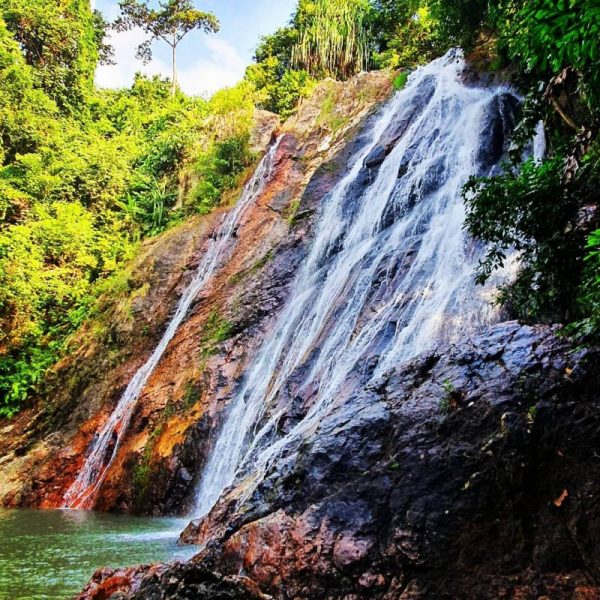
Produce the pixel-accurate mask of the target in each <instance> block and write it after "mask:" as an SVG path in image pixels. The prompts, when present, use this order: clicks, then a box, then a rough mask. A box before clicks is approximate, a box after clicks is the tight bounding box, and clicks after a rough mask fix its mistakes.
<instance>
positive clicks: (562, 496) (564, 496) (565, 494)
mask: <svg viewBox="0 0 600 600" xmlns="http://www.w3.org/2000/svg"><path fill="white" fill-rule="evenodd" d="M568 497H569V492H568V491H567V490H566V489H564V490H563V491H562V493H561V494H560V496H559V497H558V498H556V499H555V500H554V506H556V507H557V508H560V507H561V506H562V505H563V502H564V501H565V500H566V499H567V498H568Z"/></svg>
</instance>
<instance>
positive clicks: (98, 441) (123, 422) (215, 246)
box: [63, 138, 281, 508]
mask: <svg viewBox="0 0 600 600" xmlns="http://www.w3.org/2000/svg"><path fill="white" fill-rule="evenodd" d="M280 140H281V138H279V139H278V140H277V141H276V142H275V143H274V144H272V145H271V147H270V148H269V150H268V152H267V153H266V154H265V156H264V157H263V158H262V160H261V162H260V164H259V165H258V167H257V169H256V171H255V173H254V175H253V176H252V178H251V179H250V181H249V182H248V183H247V184H246V186H245V188H244V190H243V192H242V195H241V197H240V200H239V201H238V203H237V204H236V206H235V207H234V209H233V210H232V211H230V212H229V213H228V214H227V215H226V216H225V217H224V218H223V220H222V222H221V224H220V226H219V228H218V230H217V232H216V235H214V237H213V238H212V239H211V240H210V246H209V247H208V249H207V250H206V253H205V254H204V255H203V256H202V259H201V260H200V263H199V265H198V267H197V269H196V272H195V274H194V277H193V279H192V280H191V282H190V284H189V285H188V287H187V289H186V290H185V291H184V293H183V294H182V296H181V298H180V299H179V303H178V305H177V308H176V310H175V313H174V314H173V316H172V318H171V321H170V322H169V325H168V327H167V329H166V330H165V332H164V333H163V336H162V338H161V340H160V342H159V343H158V346H157V347H156V348H155V350H154V352H153V353H152V355H151V356H150V358H149V359H148V360H147V361H146V363H145V364H144V365H143V366H142V367H140V368H139V369H138V371H137V372H136V374H135V375H134V376H133V378H132V379H131V381H130V382H129V385H128V386H127V388H126V389H125V392H124V393H123V395H122V396H121V398H120V400H119V402H118V403H117V405H116V406H115V409H114V410H113V412H112V413H111V415H110V417H109V418H108V419H107V421H106V422H105V423H104V425H103V426H102V429H100V430H99V431H98V432H97V433H96V435H95V437H94V440H93V441H92V444H91V447H90V449H89V451H88V454H87V456H86V458H85V462H84V464H83V466H82V468H81V470H80V471H79V473H78V475H77V478H76V479H75V481H74V482H73V483H72V484H71V487H70V488H69V489H68V490H67V492H66V494H65V496H64V498H63V507H65V508H91V507H92V505H93V502H94V498H95V494H96V492H97V490H98V488H99V487H100V485H101V484H102V482H103V480H104V477H105V476H106V474H107V472H108V469H109V468H110V465H111V464H112V461H113V460H114V458H115V456H116V454H117V450H118V448H119V445H120V443H121V440H122V438H123V435H124V433H125V432H126V430H127V428H128V426H129V422H130V420H131V416H132V414H133V410H134V409H135V406H136V403H137V400H138V398H139V396H140V394H141V392H142V390H143V388H144V386H145V385H146V383H147V381H148V379H149V378H150V376H151V375H152V373H153V371H154V369H155V368H156V366H157V365H158V363H159V361H160V359H161V357H162V355H163V353H164V351H165V350H166V348H167V346H168V345H169V342H170V341H171V340H172V339H173V336H174V335H175V333H176V332H177V329H178V328H179V326H180V325H181V323H182V322H183V320H184V319H185V317H186V314H187V312H188V310H189V308H190V306H191V305H192V303H193V302H194V300H195V299H196V297H197V295H198V293H199V292H200V290H202V288H203V287H204V286H205V284H206V283H207V282H208V281H209V280H210V278H211V277H212V275H213V274H214V272H215V271H216V270H217V269H218V268H219V266H221V265H222V264H224V262H225V261H226V259H227V257H228V256H229V255H230V254H231V251H232V250H233V246H234V245H235V242H234V241H232V236H233V234H234V232H235V230H236V228H237V227H238V225H239V224H240V222H241V220H242V218H243V216H244V215H245V213H246V211H247V209H248V208H249V207H250V206H252V204H253V203H254V201H255V200H256V199H257V198H258V197H259V196H260V193H261V192H262V190H263V188H264V186H265V185H266V183H267V182H268V181H269V179H270V176H271V174H272V171H273V168H274V165H275V157H276V153H277V148H278V146H279V142H280Z"/></svg>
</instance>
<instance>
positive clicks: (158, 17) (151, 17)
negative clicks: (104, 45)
mask: <svg viewBox="0 0 600 600" xmlns="http://www.w3.org/2000/svg"><path fill="white" fill-rule="evenodd" d="M119 7H120V9H121V16H120V17H119V18H118V19H117V20H116V21H115V23H114V27H115V29H116V30H117V31H127V30H129V29H133V28H134V27H140V28H141V29H142V30H143V31H144V32H145V33H147V34H148V35H149V36H150V37H149V38H148V39H147V40H145V41H144V42H142V43H141V44H140V45H139V46H138V49H137V54H136V56H137V57H138V58H139V59H141V60H143V61H144V62H145V63H146V62H149V61H150V60H151V59H152V43H153V42H154V41H155V40H158V39H160V40H162V41H163V42H165V43H167V44H168V45H169V46H170V47H171V53H172V54H171V56H172V67H173V76H172V79H171V95H172V96H174V95H175V90H176V89H177V46H178V45H179V42H181V40H182V39H183V38H184V37H185V36H186V35H187V34H188V33H189V32H190V31H193V30H195V29H198V30H200V31H204V32H206V33H215V32H217V31H219V21H218V19H217V17H215V15H213V14H212V13H209V12H203V11H201V10H197V9H196V8H194V4H193V2H192V0H167V1H166V2H159V4H158V9H154V8H150V6H149V5H148V3H147V2H146V1H142V2H139V1H138V0H122V1H121V2H119Z"/></svg>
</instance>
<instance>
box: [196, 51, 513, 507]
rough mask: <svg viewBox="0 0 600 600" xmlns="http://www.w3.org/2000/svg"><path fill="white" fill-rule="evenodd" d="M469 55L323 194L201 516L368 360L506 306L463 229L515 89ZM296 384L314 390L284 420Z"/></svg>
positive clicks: (384, 124)
mask: <svg viewBox="0 0 600 600" xmlns="http://www.w3.org/2000/svg"><path fill="white" fill-rule="evenodd" d="M464 67H465V63H464V61H463V59H462V55H461V54H460V53H458V52H456V51H454V52H451V53H449V54H448V55H447V56H445V57H443V58H441V59H438V60H436V61H434V62H432V63H431V64H429V65H427V66H425V67H423V68H421V69H418V70H417V71H415V72H414V73H413V74H412V75H411V76H410V78H409V81H408V83H407V86H406V88H405V89H404V90H403V91H401V92H399V93H397V94H396V96H395V97H394V99H393V100H392V101H390V102H389V104H388V105H387V106H386V107H385V109H384V110H383V111H382V113H381V114H380V116H379V117H378V118H377V121H376V122H375V124H374V125H373V127H372V130H371V132H370V139H369V141H368V142H367V143H366V145H365V146H364V147H363V149H362V150H361V151H360V152H359V153H358V156H356V158H355V160H354V162H353V163H352V164H351V165H350V166H349V168H348V172H347V174H346V176H345V177H344V178H343V179H342V180H341V181H340V182H339V183H338V184H337V185H336V187H335V188H334V189H333V190H332V191H331V192H330V193H329V194H328V195H327V197H325V198H324V199H323V201H322V208H321V213H320V216H319V219H318V225H317V230H316V233H315V236H314V240H313V242H312V246H311V248H310V250H309V255H308V257H307V258H306V260H305V261H304V262H303V264H302V266H301V268H300V271H299V272H298V274H297V276H296V278H295V281H294V283H293V285H292V291H291V293H290V296H289V300H288V301H287V304H286V305H285V307H284V308H283V310H282V313H281V315H280V317H279V318H278V322H277V324H276V325H275V328H274V331H273V332H272V334H271V335H270V336H269V338H268V339H266V340H265V342H264V343H263V346H262V348H261V349H260V351H259V353H258V355H257V356H256V357H255V359H254V361H253V363H252V364H251V366H250V367H249V369H248V371H247V373H246V376H245V378H244V380H243V382H242V384H241V385H240V389H239V390H238V391H237V393H236V395H235V397H234V398H233V399H232V402H231V405H230V409H229V414H228V416H227V418H226V420H225V423H224V425H223V427H222V429H221V432H220V434H219V436H218V439H217V441H216V443H215V447H214V449H213V451H212V453H211V455H210V457H209V459H208V461H207V464H206V466H205V469H204V473H203V476H202V478H201V481H200V486H199V490H198V496H197V504H196V507H195V516H201V515H204V514H206V513H207V512H208V511H209V510H210V509H211V508H212V506H213V505H214V503H215V502H216V501H217V499H218V498H219V496H220V495H221V494H222V492H223V490H224V489H225V488H227V487H228V486H230V485H231V484H232V483H233V482H234V481H235V480H236V477H237V478H238V480H239V479H241V478H242V477H245V476H248V475H251V474H255V475H257V477H256V479H258V478H259V477H260V473H261V472H262V471H264V469H265V468H266V465H267V464H268V462H269V461H270V460H271V459H272V458H273V457H275V456H277V455H278V454H279V453H280V452H281V451H282V449H283V448H284V447H285V446H286V445H287V444H289V443H290V442H292V441H294V440H298V439H302V438H304V437H305V436H307V435H309V434H310V433H311V432H313V431H314V430H315V429H316V428H317V427H318V426H319V423H320V422H321V421H322V419H323V416H324V415H326V414H327V413H328V412H329V411H331V410H332V408H333V407H334V406H335V405H336V403H338V402H341V401H343V396H344V390H345V387H344V386H349V385H350V380H351V378H352V377H353V376H354V375H355V373H356V371H357V370H360V369H361V368H364V366H365V365H366V363H367V361H370V362H371V363H372V362H373V361H375V366H374V367H373V371H372V375H371V377H372V378H373V379H376V378H379V377H381V375H382V374H383V373H385V372H386V371H388V370H389V369H391V368H392V367H394V366H397V365H398V364H399V363H402V362H403V361H406V360H407V359H410V358H411V357H414V356H415V355H417V354H419V353H421V352H423V351H425V350H427V349H430V348H432V347H433V346H435V345H437V344H439V343H440V342H447V341H453V340H456V339H458V338H463V337H465V336H468V335H469V334H471V333H472V332H474V331H476V330H477V329H478V328H480V327H482V326H483V325H484V324H486V323H488V322H490V321H492V320H493V319H494V318H495V313H494V310H493V309H492V307H491V302H490V300H491V297H492V295H493V293H494V289H493V286H492V285H490V286H488V287H485V288H482V287H478V286H476V285H475V283H474V271H475V268H476V266H477V263H478V261H479V260H480V258H481V257H482V255H483V251H484V250H483V249H482V248H481V247H479V246H478V245H477V244H475V243H474V242H473V241H472V240H471V239H470V238H469V237H468V236H467V235H466V233H465V231H464V229H463V222H464V218H465V207H464V203H463V200H462V197H461V190H462V187H463V185H464V184H465V182H466V181H467V179H468V178H469V176H471V175H487V174H489V173H490V172H492V171H493V169H495V168H497V164H496V163H497V162H498V159H499V156H498V155H496V156H494V157H493V158H492V159H490V157H489V152H488V149H489V148H490V147H493V145H494V143H495V142H494V139H496V140H497V136H498V127H499V126H500V127H505V128H506V129H510V126H511V123H508V122H507V120H508V121H509V120H510V118H511V117H510V115H509V112H510V111H509V110H504V109H503V108H502V106H505V107H506V105H507V103H508V104H510V102H511V100H512V101H513V103H514V98H512V99H511V98H510V96H509V93H510V91H509V90H508V89H507V88H506V87H502V86H490V87H483V86H481V87H480V86H468V85H465V84H464V83H462V82H461V73H462V71H463V69H464ZM503 103H504V104H503ZM507 115H508V116H507ZM401 123H405V125H404V126H403V128H398V124H401ZM394 128H396V131H397V132H399V133H400V138H399V139H398V141H397V143H396V145H395V146H394V148H393V150H391V152H390V153H389V154H388V155H387V157H386V158H385V160H384V162H383V164H381V166H380V168H379V170H378V171H377V173H376V174H373V177H372V179H371V181H370V182H368V183H367V184H366V185H364V186H363V187H362V188H361V183H360V180H361V177H362V178H363V180H364V167H363V162H364V161H365V159H366V157H367V156H368V155H369V153H370V152H371V151H372V150H373V149H375V148H376V147H377V146H378V145H379V144H380V140H382V139H383V140H384V141H385V140H386V133H388V135H389V132H390V131H391V130H393V129H394ZM494 136H495V138H494ZM500 137H501V138H502V139H501V142H500V143H502V141H503V137H502V133H501V134H500ZM501 152H502V149H501V150H500V153H501ZM497 154H498V153H497ZM357 189H358V192H357ZM290 389H291V390H292V392H291V393H292V394H293V395H294V397H298V396H301V397H307V398H309V401H308V402H307V405H306V406H304V408H303V413H302V414H301V416H300V417H299V418H297V419H296V421H294V423H293V424H292V425H291V428H289V429H288V430H287V431H286V432H285V433H281V428H280V425H281V421H282V418H284V416H285V415H286V411H289V408H290V407H289V400H286V398H289V394H290V391H289V390H290ZM286 394H287V395H286ZM303 394H304V395H303Z"/></svg>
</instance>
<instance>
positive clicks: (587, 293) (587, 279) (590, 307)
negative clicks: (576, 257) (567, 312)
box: [569, 229, 600, 341]
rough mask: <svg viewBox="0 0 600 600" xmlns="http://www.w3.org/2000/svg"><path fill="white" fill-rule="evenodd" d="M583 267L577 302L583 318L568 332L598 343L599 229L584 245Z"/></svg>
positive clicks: (599, 319)
mask: <svg viewBox="0 0 600 600" xmlns="http://www.w3.org/2000/svg"><path fill="white" fill-rule="evenodd" d="M585 249H586V256H585V263H584V264H585V266H584V270H583V278H582V283H581V288H580V290H579V295H578V302H579V308H580V311H581V314H582V315H584V318H582V319H580V320H579V321H576V322H575V323H573V325H572V326H571V327H570V328H569V332H570V333H572V334H575V335H576V336H577V337H579V338H583V339H593V340H594V341H598V338H599V337H600V229H597V230H595V231H592V232H591V233H590V235H589V237H588V239H587V243H586V248H585Z"/></svg>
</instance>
